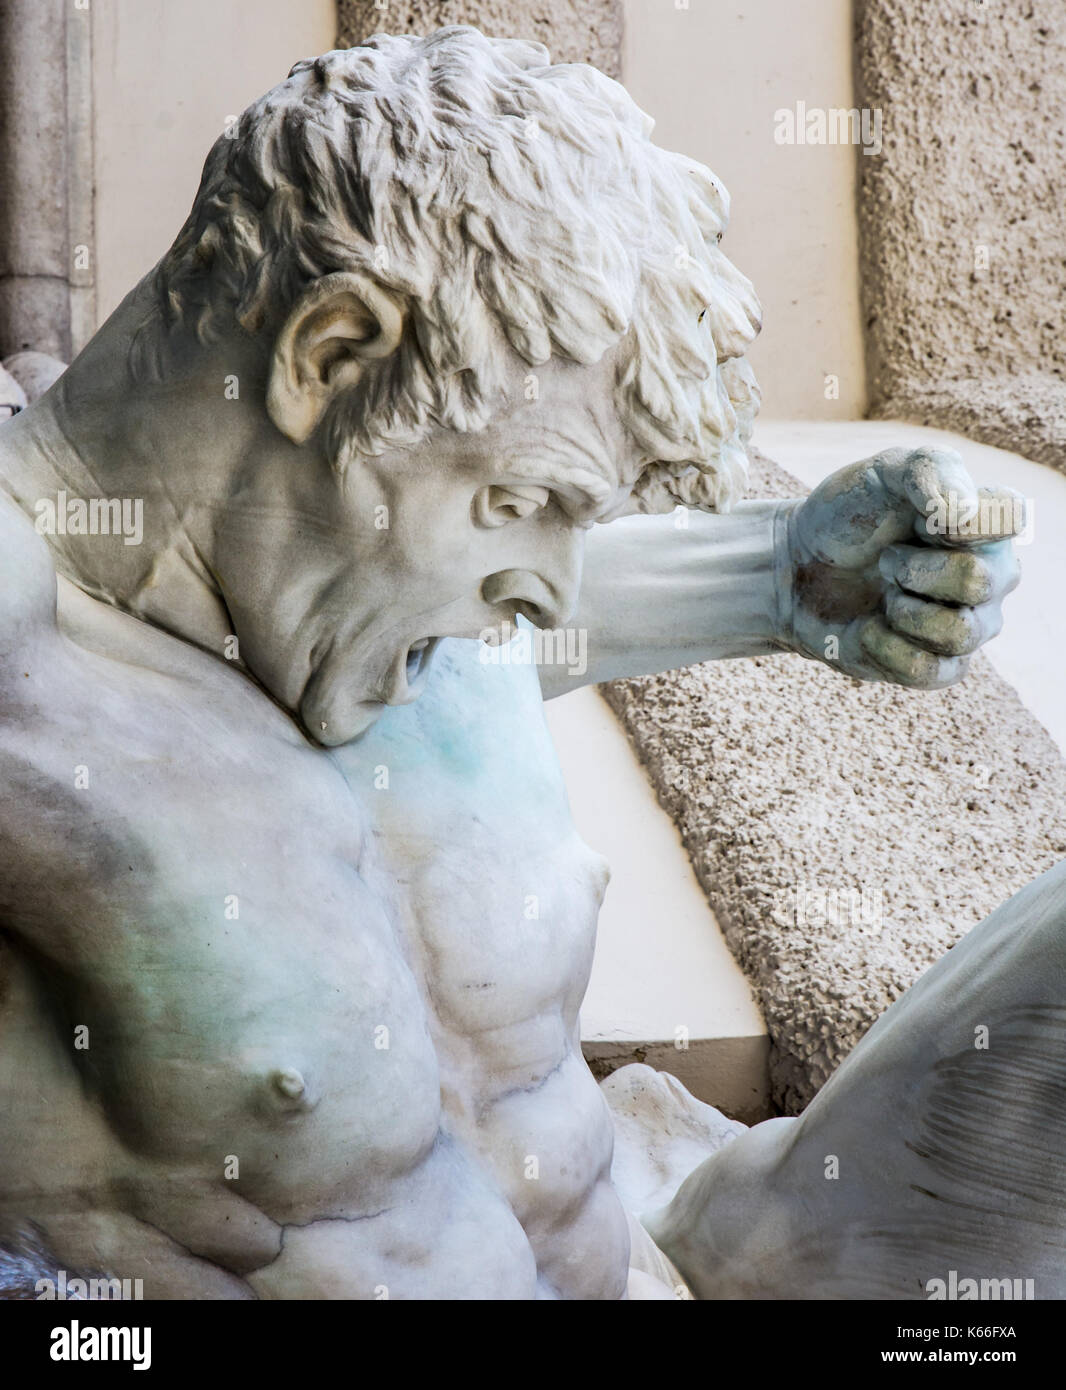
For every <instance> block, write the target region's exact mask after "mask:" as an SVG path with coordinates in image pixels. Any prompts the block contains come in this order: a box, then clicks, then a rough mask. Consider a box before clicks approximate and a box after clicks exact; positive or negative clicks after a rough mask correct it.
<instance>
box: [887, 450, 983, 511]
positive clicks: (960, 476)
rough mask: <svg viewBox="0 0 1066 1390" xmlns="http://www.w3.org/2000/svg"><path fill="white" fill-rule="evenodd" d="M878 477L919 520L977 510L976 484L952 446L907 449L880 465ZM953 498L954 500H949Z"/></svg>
mask: <svg viewBox="0 0 1066 1390" xmlns="http://www.w3.org/2000/svg"><path fill="white" fill-rule="evenodd" d="M880 471H881V480H882V482H883V484H884V486H885V488H886V489H887V491H888V492H890V493H891V494H892V495H893V496H896V497H905V498H906V499H907V501H908V502H909V503H910V504H911V506H912V507H913V508H914V509H915V511H916V512H917V513H918V516H919V518H920V519H921V520H923V521H924V520H925V518H927V517H930V516H938V515H943V516H944V517H945V518H946V517H948V516H950V515H951V514H952V509H953V507H954V514H956V515H958V513H959V511H960V509H961V510H962V511H963V513H964V514H966V515H970V514H972V513H974V512H976V511H977V510H978V493H977V484H976V483H975V482H974V480H973V479H972V478H971V477H970V475H969V473H968V472H967V470H966V467H965V465H964V464H963V461H962V456H961V455H960V454H957V453H956V452H955V450H954V449H933V448H923V449H911V450H910V451H909V452H908V453H906V454H904V456H903V457H902V458H895V459H893V460H892V461H891V462H888V461H886V462H885V463H883V464H882V465H881V470H880ZM953 499H954V502H953Z"/></svg>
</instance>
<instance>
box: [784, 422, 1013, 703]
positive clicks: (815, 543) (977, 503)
mask: <svg viewBox="0 0 1066 1390" xmlns="http://www.w3.org/2000/svg"><path fill="white" fill-rule="evenodd" d="M787 524H788V537H787V545H788V557H789V558H788V563H789V565H790V567H791V602H790V604H789V603H788V601H787V600H786V608H788V609H789V611H788V612H787V613H786V614H785V615H784V625H785V633H784V635H785V639H786V641H787V642H789V644H790V645H791V646H793V647H794V648H795V649H796V650H797V651H801V652H803V653H804V654H805V655H807V656H811V657H815V658H817V659H819V660H821V661H825V662H827V663H828V664H830V665H833V666H836V667H838V668H839V669H840V670H842V671H845V672H846V673H847V674H848V675H851V676H856V677H858V678H859V679H861V680H883V681H892V682H894V683H895V684H898V685H907V686H912V687H914V688H916V689H920V690H937V689H940V688H941V687H943V686H946V685H951V684H953V683H954V682H955V681H957V680H960V679H961V678H962V677H963V676H964V675H965V674H966V668H967V665H968V663H969V657H970V654H971V653H972V652H974V651H976V649H977V648H978V647H979V646H981V644H982V643H984V642H987V641H988V639H989V638H990V637H994V636H995V635H996V633H997V632H999V630H1000V627H1001V626H1002V622H1003V619H1002V611H1001V608H1002V602H1003V599H1004V598H1005V597H1006V595H1007V594H1009V593H1010V592H1011V590H1012V589H1013V588H1014V587H1015V586H1016V585H1017V583H1018V578H1019V565H1018V561H1017V558H1016V556H1015V554H1014V546H1013V544H1012V541H1011V537H1012V536H1016V535H1018V534H1020V533H1021V531H1022V530H1024V527H1025V507H1024V503H1023V502H1022V499H1021V497H1020V496H1019V495H1018V494H1017V493H1015V492H1012V491H1010V490H1009V489H1001V490H996V491H990V490H988V489H985V488H981V489H978V488H977V487H976V486H975V485H974V482H973V480H972V479H971V477H970V475H969V474H968V473H967V471H966V469H965V468H964V467H963V464H962V460H961V458H960V457H959V455H958V454H956V453H954V452H953V451H951V450H944V449H932V448H930V449H916V450H908V449H889V450H886V451H885V452H884V453H881V454H876V455H875V456H874V457H873V458H870V459H864V460H863V461H862V462H860V463H853V464H850V465H849V466H848V467H847V468H843V469H841V470H840V472H838V473H834V474H832V475H831V476H830V477H828V478H826V479H825V481H824V482H822V483H821V484H819V486H818V487H817V488H815V490H814V491H813V492H812V493H811V495H810V496H809V497H808V498H806V499H805V500H804V501H803V502H801V503H800V504H799V505H798V506H797V507H796V508H795V509H794V510H793V511H792V512H791V514H790V516H789V517H788V523H787Z"/></svg>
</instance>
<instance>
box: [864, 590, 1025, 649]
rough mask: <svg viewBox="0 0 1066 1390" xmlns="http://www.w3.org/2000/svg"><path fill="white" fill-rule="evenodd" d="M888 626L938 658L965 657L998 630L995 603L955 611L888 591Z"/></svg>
mask: <svg viewBox="0 0 1066 1390" xmlns="http://www.w3.org/2000/svg"><path fill="white" fill-rule="evenodd" d="M885 616H886V618H887V621H888V625H889V627H890V628H892V630H893V631H894V632H898V633H899V634H900V636H901V637H905V638H907V639H908V640H909V641H911V642H913V643H915V644H916V645H917V646H919V647H922V648H923V649H924V650H925V651H928V652H933V653H935V654H936V655H939V656H968V655H969V654H970V653H971V652H975V651H976V650H977V648H978V647H980V646H981V645H982V644H983V643H984V642H987V641H988V640H989V639H990V638H992V637H995V635H996V634H997V633H998V632H999V631H1000V629H1001V628H1002V626H1003V615H1002V611H1001V609H1000V607H999V604H998V603H989V604H984V605H982V606H981V607H980V608H956V607H954V606H947V607H946V606H945V605H944V604H942V603H929V602H928V601H927V600H926V599H921V598H915V597H914V596H913V595H912V594H905V593H904V592H903V591H902V590H901V589H891V590H890V591H889V593H888V596H887V598H886V601H885Z"/></svg>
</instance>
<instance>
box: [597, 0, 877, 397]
mask: <svg viewBox="0 0 1066 1390" xmlns="http://www.w3.org/2000/svg"><path fill="white" fill-rule="evenodd" d="M622 80H623V82H624V83H625V85H626V86H627V88H628V89H629V91H630V92H631V93H632V95H633V97H634V98H635V99H636V100H637V101H638V102H639V103H640V105H641V106H643V108H644V109H645V110H646V111H647V112H648V113H649V114H650V115H652V116H654V117H655V121H656V130H655V139H656V140H657V141H658V143H659V144H662V145H666V146H668V147H670V148H672V149H676V150H680V151H683V152H684V153H686V154H691V155H693V156H695V157H696V158H697V159H700V160H702V161H703V162H704V163H705V164H708V165H709V166H710V167H711V168H712V169H713V170H714V172H715V173H716V174H717V175H718V176H719V177H720V178H721V179H722V180H723V182H724V183H725V186H726V188H727V189H728V190H729V193H730V195H731V197H732V221H731V224H730V227H729V230H728V231H727V232H726V235H725V240H724V242H723V246H722V249H723V250H724V251H725V252H726V254H727V255H728V256H729V257H730V259H731V260H733V261H734V262H735V263H736V264H737V265H738V266H739V267H740V269H741V270H743V271H744V273H745V274H746V275H747V276H748V277H749V279H751V280H752V282H753V283H754V285H755V288H756V291H757V292H758V294H759V296H760V298H761V300H762V304H763V331H762V335H761V337H760V339H759V341H758V342H757V343H756V344H755V347H754V349H753V351H752V353H751V361H752V363H753V365H754V367H755V373H756V375H757V377H758V378H759V382H760V385H761V386H762V390H763V414H764V415H766V416H769V417H771V418H774V419H785V418H795V419H819V420H827V419H829V420H839V419H854V418H856V417H857V416H861V415H862V414H864V412H865V405H866V385H865V365H864V352H863V339H862V324H861V317H860V308H859V260H858V223H857V216H856V210H855V195H856V164H857V163H858V162H859V161H861V160H865V162H867V163H873V162H875V160H874V158H873V157H871V156H865V155H861V154H859V153H858V152H857V151H856V149H855V147H854V146H851V145H831V144H826V145H803V146H801V145H798V144H793V145H787V144H776V143H775V141H774V130H775V116H774V113H775V111H777V110H779V109H789V110H792V111H794V110H795V107H796V103H797V101H802V102H804V103H805V104H806V107H807V108H814V107H820V108H826V109H828V108H833V107H843V108H848V109H850V108H851V106H852V103H853V95H852V86H853V83H852V14H851V3H850V0H734V2H733V3H731V4H728V5H726V4H721V3H719V0H689V6H688V8H687V9H678V8H676V6H675V0H625V29H624V40H623V51H622ZM827 375H834V376H836V377H838V378H839V393H840V394H839V398H838V399H836V400H832V399H826V396H825V390H826V385H825V377H826V376H827Z"/></svg>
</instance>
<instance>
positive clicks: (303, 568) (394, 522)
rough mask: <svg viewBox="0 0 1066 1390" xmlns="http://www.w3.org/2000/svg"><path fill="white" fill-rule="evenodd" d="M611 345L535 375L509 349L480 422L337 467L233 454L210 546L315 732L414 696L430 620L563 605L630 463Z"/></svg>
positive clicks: (247, 623)
mask: <svg viewBox="0 0 1066 1390" xmlns="http://www.w3.org/2000/svg"><path fill="white" fill-rule="evenodd" d="M613 356H614V355H613V354H612V353H609V354H608V355H607V357H606V358H605V359H603V360H602V361H601V362H600V363H598V364H597V365H595V366H592V367H587V366H579V365H576V364H572V363H568V362H563V361H556V360H553V361H551V362H549V363H547V364H545V365H544V366H543V367H540V368H538V369H537V371H536V373H535V377H533V378H531V376H530V370H529V368H528V366H526V365H525V364H522V363H519V362H518V361H517V360H516V361H515V363H514V371H513V373H511V374H509V381H510V385H509V387H508V390H507V395H506V400H505V402H504V404H503V405H502V407H501V409H500V410H499V412H498V413H497V415H496V416H495V418H494V420H493V422H492V424H491V425H490V426H489V428H487V429H486V430H484V431H483V432H481V433H470V434H464V433H459V432H456V431H451V430H444V429H439V430H435V431H434V432H433V433H432V434H431V436H430V437H429V438H428V439H426V440H425V441H423V442H422V443H421V444H419V445H417V446H415V447H411V448H403V449H394V450H389V451H387V452H385V453H383V454H382V455H380V456H378V457H376V458H369V459H367V458H359V459H357V460H355V461H354V462H353V463H352V464H351V465H350V466H349V467H348V470H347V473H346V475H345V476H344V477H343V478H342V477H340V476H339V475H338V473H337V472H336V470H334V469H332V468H330V466H329V464H328V463H327V461H326V460H325V459H322V458H317V459H315V461H313V462H312V460H311V458H309V457H307V455H308V452H309V451H308V450H307V449H306V448H305V449H302V450H301V451H300V453H301V455H304V457H303V458H302V459H301V460H300V461H295V462H294V461H293V460H291V459H290V460H289V461H288V462H287V465H286V468H285V469H284V470H279V469H270V468H266V469H264V468H263V467H262V466H261V464H260V466H256V467H250V468H249V469H248V470H247V472H246V474H245V476H244V477H243V478H242V480H241V482H240V485H239V486H238V490H237V493H236V495H235V496H234V497H233V498H232V499H231V501H230V502H229V504H228V505H227V507H226V508H225V509H223V512H222V514H221V515H220V518H219V530H218V531H217V533H216V536H217V541H218V544H217V547H216V553H219V554H223V555H228V556H236V557H238V563H237V565H236V566H233V565H232V564H231V569H230V576H229V577H228V578H227V581H226V583H225V589H226V597H227V602H228V606H229V609H230V613H231V616H232V618H233V620H234V624H235V631H236V632H237V633H238V635H239V638H240V649H241V656H242V658H243V659H244V661H245V662H246V663H247V664H248V666H249V667H250V668H251V669H252V670H253V671H254V673H255V674H256V676H257V677H258V678H259V679H260V680H261V681H262V682H263V683H264V684H265V685H266V686H267V688H268V689H269V690H270V691H271V693H273V694H274V695H275V696H276V697H277V698H278V699H279V700H280V701H281V702H282V703H283V704H285V705H286V706H287V707H289V708H290V709H293V710H295V711H297V712H298V714H299V717H300V720H301V722H302V723H303V725H304V727H305V729H306V730H307V732H308V733H309V734H310V735H311V736H312V737H313V738H314V739H316V740H317V741H318V742H320V743H323V744H326V745H330V746H334V745H338V744H342V743H346V742H348V741H349V740H351V739H353V738H356V737H357V736H358V735H360V734H362V733H363V732H364V731H365V730H366V729H367V728H368V727H369V726H370V725H371V724H372V723H373V721H374V720H375V719H376V718H377V717H378V716H379V715H380V713H381V712H382V710H383V709H384V707H385V706H386V705H397V704H406V703H409V702H410V701H412V700H414V699H416V698H417V697H418V695H419V693H420V691H421V690H422V688H423V686H424V684H425V681H426V677H427V674H428V670H429V667H430V663H431V662H432V659H433V652H434V649H435V647H436V645H437V643H438V642H439V640H440V639H441V638H442V637H465V638H478V637H484V634H485V632H486V630H487V629H492V628H495V629H499V628H500V626H501V625H502V624H504V623H507V622H513V621H514V618H515V615H516V614H518V613H521V614H523V615H524V616H525V617H527V618H528V619H529V620H530V621H531V622H533V623H534V624H535V625H537V626H542V627H557V626H561V625H563V624H564V623H565V622H566V621H567V620H568V618H569V617H570V615H571V614H572V612H573V610H574V607H575V604H576V601H577V594H578V586H579V583H580V579H581V564H582V554H583V548H584V538H585V533H586V531H587V530H588V528H589V527H590V526H591V525H592V524H593V522H595V521H596V520H599V519H602V518H604V517H606V516H607V515H609V514H610V513H612V512H613V511H615V510H616V509H617V508H618V507H619V506H621V505H622V504H624V502H625V501H626V498H627V496H628V493H629V490H630V489H629V488H628V487H626V486H623V485H622V484H621V482H620V481H619V479H620V477H629V478H632V477H633V476H634V475H635V472H636V469H637V465H638V462H639V460H638V459H637V458H636V457H635V455H636V451H637V446H636V444H635V443H634V441H633V440H632V439H631V438H629V437H628V436H627V434H626V432H625V430H624V427H623V425H622V422H621V421H620V420H619V418H618V415H617V408H616V406H615V404H614V401H613V396H612V390H611V383H612V380H613ZM531 383H534V384H531ZM534 394H535V399H527V397H528V396H530V395H534ZM281 479H284V480H285V481H284V483H283V488H284V495H283V496H279V480H281ZM242 557H243V558H242Z"/></svg>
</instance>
